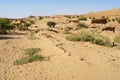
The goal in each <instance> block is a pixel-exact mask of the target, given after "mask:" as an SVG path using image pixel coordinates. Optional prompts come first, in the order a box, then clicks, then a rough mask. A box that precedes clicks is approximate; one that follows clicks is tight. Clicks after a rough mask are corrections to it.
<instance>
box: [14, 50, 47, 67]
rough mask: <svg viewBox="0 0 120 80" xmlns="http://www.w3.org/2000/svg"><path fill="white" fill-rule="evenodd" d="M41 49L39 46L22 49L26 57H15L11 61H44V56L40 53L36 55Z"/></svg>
mask: <svg viewBox="0 0 120 80" xmlns="http://www.w3.org/2000/svg"><path fill="white" fill-rule="evenodd" d="M39 51H41V49H40V48H28V49H24V52H25V54H26V55H27V56H26V57H23V58H21V59H17V60H15V61H14V62H13V64H14V65H22V64H27V63H31V62H34V61H44V60H45V57H44V56H42V55H38V54H36V53H38V52H39Z"/></svg>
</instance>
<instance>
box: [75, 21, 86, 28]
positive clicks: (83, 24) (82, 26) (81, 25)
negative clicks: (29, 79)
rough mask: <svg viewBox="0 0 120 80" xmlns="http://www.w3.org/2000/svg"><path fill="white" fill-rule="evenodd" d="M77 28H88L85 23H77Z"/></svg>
mask: <svg viewBox="0 0 120 80" xmlns="http://www.w3.org/2000/svg"><path fill="white" fill-rule="evenodd" d="M77 27H81V28H88V26H87V25H86V24H85V23H81V22H79V23H77Z"/></svg>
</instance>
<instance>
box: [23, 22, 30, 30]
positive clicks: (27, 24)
mask: <svg viewBox="0 0 120 80" xmlns="http://www.w3.org/2000/svg"><path fill="white" fill-rule="evenodd" d="M24 26H25V27H26V29H27V30H28V27H29V26H31V23H27V22H25V23H24Z"/></svg>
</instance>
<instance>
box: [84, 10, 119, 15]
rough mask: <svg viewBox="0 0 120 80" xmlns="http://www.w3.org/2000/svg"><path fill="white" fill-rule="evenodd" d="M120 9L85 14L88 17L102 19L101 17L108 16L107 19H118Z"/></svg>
mask: <svg viewBox="0 0 120 80" xmlns="http://www.w3.org/2000/svg"><path fill="white" fill-rule="evenodd" d="M119 13H120V8H116V9H112V10H106V11H100V12H93V13H88V14H85V16H87V17H90V16H91V17H101V16H107V17H118V16H120V14H119Z"/></svg>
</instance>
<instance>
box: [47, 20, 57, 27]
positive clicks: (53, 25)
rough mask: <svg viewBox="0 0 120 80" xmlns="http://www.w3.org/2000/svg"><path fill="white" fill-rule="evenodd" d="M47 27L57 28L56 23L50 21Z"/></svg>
mask: <svg viewBox="0 0 120 80" xmlns="http://www.w3.org/2000/svg"><path fill="white" fill-rule="evenodd" d="M47 25H48V26H49V27H50V28H51V27H53V28H54V27H55V25H56V23H55V22H52V21H49V22H47Z"/></svg>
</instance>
